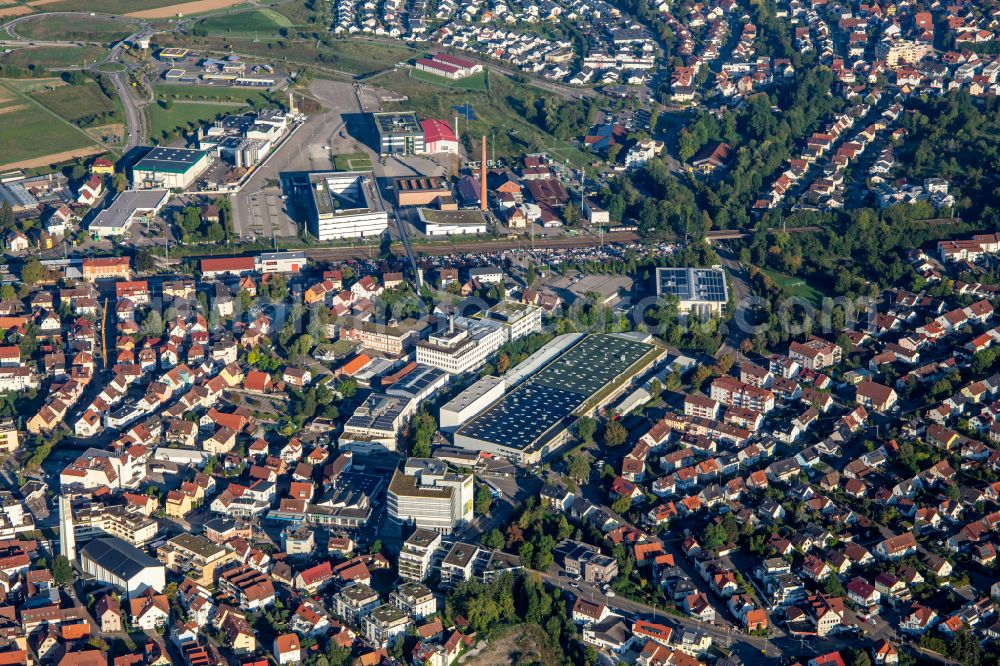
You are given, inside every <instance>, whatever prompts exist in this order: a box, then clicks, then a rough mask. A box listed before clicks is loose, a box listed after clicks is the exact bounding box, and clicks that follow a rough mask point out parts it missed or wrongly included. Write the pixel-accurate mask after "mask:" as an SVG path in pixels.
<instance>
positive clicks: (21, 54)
mask: <svg viewBox="0 0 1000 666" xmlns="http://www.w3.org/2000/svg"><path fill="white" fill-rule="evenodd" d="M106 53H107V51H106V50H105V49H103V48H101V47H99V46H38V47H35V48H33V49H16V50H14V51H11V52H10V53H8V54H6V55H3V56H0V64H3V65H15V66H17V67H30V68H33V69H52V68H59V67H72V66H74V65H81V64H83V63H88V64H89V63H92V62H94V61H96V60H100V59H101V58H103V57H104V55H105V54H106Z"/></svg>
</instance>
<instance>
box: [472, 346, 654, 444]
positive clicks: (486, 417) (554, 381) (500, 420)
mask: <svg viewBox="0 0 1000 666" xmlns="http://www.w3.org/2000/svg"><path fill="white" fill-rule="evenodd" d="M652 348H653V346H652V345H650V344H648V343H645V342H638V341H636V340H629V339H626V338H622V337H618V336H615V335H605V334H599V335H589V336H587V337H585V338H583V339H582V340H581V341H580V342H578V343H577V344H576V345H574V346H572V347H570V348H569V349H567V350H566V351H565V352H563V353H562V354H561V355H560V356H558V357H556V359H555V360H553V361H552V362H551V363H549V364H548V365H547V366H545V367H544V368H542V369H541V370H540V371H539V372H538V373H536V374H535V375H534V376H533V377H531V378H530V379H529V380H528V381H526V382H525V383H524V384H522V385H521V386H519V387H517V388H516V389H514V390H513V391H511V392H509V393H507V394H506V395H505V396H504V397H503V398H501V399H500V400H498V401H497V402H495V403H494V404H493V405H492V406H490V407H489V408H488V409H487V410H486V411H484V412H483V413H481V414H479V415H478V416H476V417H475V418H474V419H472V420H471V421H470V422H469V423H468V424H466V425H465V426H463V427H462V428H460V429H459V432H460V433H461V434H462V435H463V436H464V437H469V438H473V439H478V440H482V441H485V442H490V443H495V444H500V445H503V446H509V447H511V448H516V449H520V450H524V449H525V448H527V447H529V446H531V445H532V444H534V443H535V442H536V441H537V440H538V439H539V438H540V437H542V436H543V435H545V433H546V432H547V431H549V430H550V429H551V428H553V426H556V425H557V424H558V423H559V422H560V421H561V420H563V419H565V418H567V417H569V416H570V415H571V414H572V413H573V411H574V410H576V409H577V408H578V407H580V406H581V405H582V404H583V403H584V402H586V401H587V399H588V398H590V397H591V396H592V395H594V394H595V393H596V392H597V391H599V390H600V389H601V388H603V387H604V386H606V385H607V384H608V383H609V382H611V381H612V380H614V379H615V378H616V377H618V376H619V375H620V374H622V373H623V372H625V371H626V370H628V368H630V367H631V366H632V365H633V364H635V363H636V362H637V361H638V360H640V359H641V358H642V357H643V356H644V355H645V354H646V353H648V352H649V351H650V350H651V349H652Z"/></svg>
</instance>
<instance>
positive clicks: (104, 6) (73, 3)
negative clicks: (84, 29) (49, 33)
mask: <svg viewBox="0 0 1000 666" xmlns="http://www.w3.org/2000/svg"><path fill="white" fill-rule="evenodd" d="M43 2H44V4H40V3H39V1H38V0H33V1H32V2H31V3H30V5H31V7H32V8H33V9H34V10H35V11H37V12H43V11H44V12H95V13H98V14H112V15H114V14H128V13H129V12H138V11H143V10H149V9H158V8H160V7H168V6H170V5H176V4H178V2H177V0H43Z"/></svg>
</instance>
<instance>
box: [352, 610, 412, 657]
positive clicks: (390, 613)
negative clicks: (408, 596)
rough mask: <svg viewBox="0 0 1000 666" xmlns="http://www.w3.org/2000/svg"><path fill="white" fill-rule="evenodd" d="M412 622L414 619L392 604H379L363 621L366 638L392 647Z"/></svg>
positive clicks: (378, 644) (382, 646)
mask: <svg viewBox="0 0 1000 666" xmlns="http://www.w3.org/2000/svg"><path fill="white" fill-rule="evenodd" d="M411 624H413V619H412V618H411V617H410V616H409V615H407V614H406V613H404V612H403V611H402V610H401V609H399V608H397V607H396V606H393V605H392V604H382V605H381V606H378V607H377V608H375V609H374V610H372V612H371V613H369V614H368V615H366V616H365V618H364V619H363V620H362V621H361V627H362V630H363V633H364V635H365V638H367V639H368V640H369V641H371V642H372V643H373V644H374V645H376V646H378V647H380V648H384V647H391V646H392V644H393V643H395V642H396V638H397V637H398V636H401V635H403V634H405V633H406V629H407V627H409V626H410V625H411Z"/></svg>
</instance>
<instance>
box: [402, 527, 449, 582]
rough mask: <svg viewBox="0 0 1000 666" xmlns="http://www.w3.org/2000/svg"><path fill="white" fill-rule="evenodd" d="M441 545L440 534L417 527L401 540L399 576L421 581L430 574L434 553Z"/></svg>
mask: <svg viewBox="0 0 1000 666" xmlns="http://www.w3.org/2000/svg"><path fill="white" fill-rule="evenodd" d="M440 547H441V534H440V532H436V531H434V530H427V529H417V530H416V531H414V532H413V534H411V535H410V536H409V538H408V539H407V540H406V541H404V542H403V547H402V549H401V550H400V552H399V577H400V578H402V579H404V580H412V581H418V582H422V581H425V580H427V578H428V577H429V576H430V575H431V569H432V567H433V564H434V555H435V553H436V552H437V550H438V549H439V548H440Z"/></svg>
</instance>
